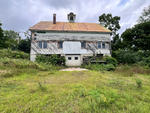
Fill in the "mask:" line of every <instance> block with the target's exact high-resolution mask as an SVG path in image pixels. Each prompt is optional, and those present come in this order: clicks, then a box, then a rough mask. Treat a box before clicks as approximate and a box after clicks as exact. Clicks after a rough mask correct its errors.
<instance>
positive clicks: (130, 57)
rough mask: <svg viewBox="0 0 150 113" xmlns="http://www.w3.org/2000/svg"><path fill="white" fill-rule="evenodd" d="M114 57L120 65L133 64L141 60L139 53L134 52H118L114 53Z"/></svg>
mask: <svg viewBox="0 0 150 113" xmlns="http://www.w3.org/2000/svg"><path fill="white" fill-rule="evenodd" d="M112 55H113V57H114V58H116V59H117V61H118V62H119V63H123V64H133V63H136V62H139V61H140V59H141V57H140V56H139V55H138V53H137V52H134V51H125V50H118V51H114V52H113V54H112Z"/></svg>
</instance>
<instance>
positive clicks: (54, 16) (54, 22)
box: [53, 13, 56, 24]
mask: <svg viewBox="0 0 150 113" xmlns="http://www.w3.org/2000/svg"><path fill="white" fill-rule="evenodd" d="M53 24H56V14H55V13H54V14H53Z"/></svg>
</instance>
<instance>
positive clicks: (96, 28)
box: [29, 21, 111, 33]
mask: <svg viewBox="0 0 150 113" xmlns="http://www.w3.org/2000/svg"><path fill="white" fill-rule="evenodd" d="M29 30H31V31H70V32H71V31H73V32H107V33H111V31H110V30H108V29H106V28H105V27H103V26H101V25H100V24H96V23H69V22H56V24H53V22H50V21H41V22H39V23H37V24H35V25H34V26H33V27H30V29H29Z"/></svg>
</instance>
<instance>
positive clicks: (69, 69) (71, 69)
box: [60, 68, 88, 71]
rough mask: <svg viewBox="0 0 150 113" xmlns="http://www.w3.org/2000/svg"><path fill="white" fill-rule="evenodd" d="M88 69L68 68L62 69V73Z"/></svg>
mask: <svg viewBox="0 0 150 113" xmlns="http://www.w3.org/2000/svg"><path fill="white" fill-rule="evenodd" d="M87 70H88V69H84V68H66V69H61V70H60V71H87Z"/></svg>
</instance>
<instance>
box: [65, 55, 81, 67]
mask: <svg viewBox="0 0 150 113" xmlns="http://www.w3.org/2000/svg"><path fill="white" fill-rule="evenodd" d="M65 58H66V65H67V66H80V65H81V64H82V60H81V55H66V56H65Z"/></svg>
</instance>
